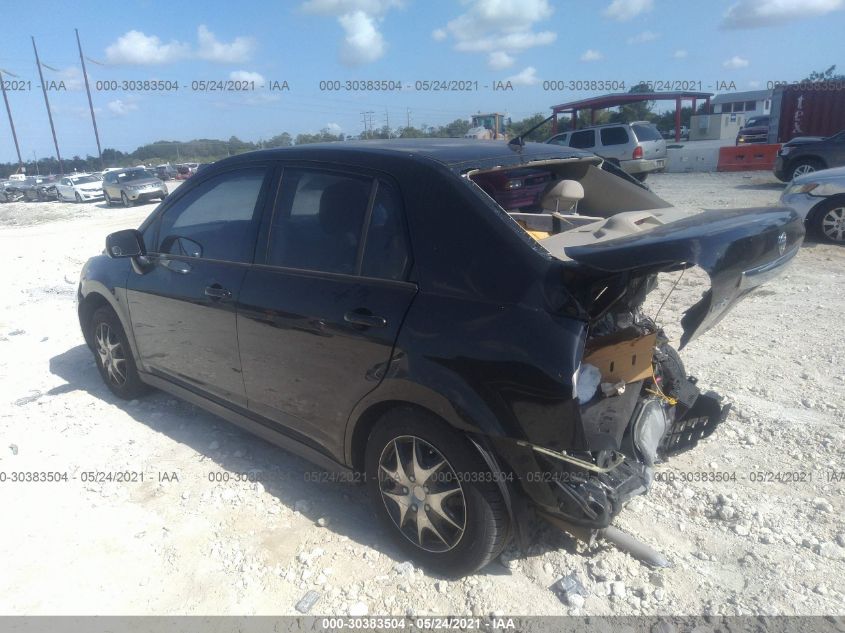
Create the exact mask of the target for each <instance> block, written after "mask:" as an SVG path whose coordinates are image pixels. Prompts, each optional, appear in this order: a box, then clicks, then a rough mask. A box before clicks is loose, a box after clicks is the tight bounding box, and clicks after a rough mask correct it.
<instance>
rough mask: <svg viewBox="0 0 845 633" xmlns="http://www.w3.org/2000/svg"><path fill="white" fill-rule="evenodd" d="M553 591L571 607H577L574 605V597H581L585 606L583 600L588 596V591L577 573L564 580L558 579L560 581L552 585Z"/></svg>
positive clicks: (570, 574)
mask: <svg viewBox="0 0 845 633" xmlns="http://www.w3.org/2000/svg"><path fill="white" fill-rule="evenodd" d="M552 590H553V591H554V592H555V593H557V594H558V597H559V598H560V599H561V600H562V601H564V602H566V603H567V604H568V605H570V606H575V605H574V604H572V596H575V595H577V596H580V597H581V602H582V606H583V598H584V596H586V595H587V590H586V589H585V588H584V585H583V584H582V583H581V581H580V580H579V579H578V575H577V574H576V573H575V572H571V573H569V574H567V575H566V576H564V577H563V578H560V579H558V581H557V582H555V584H553V585H552Z"/></svg>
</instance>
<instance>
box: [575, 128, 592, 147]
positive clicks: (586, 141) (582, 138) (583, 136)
mask: <svg viewBox="0 0 845 633" xmlns="http://www.w3.org/2000/svg"><path fill="white" fill-rule="evenodd" d="M595 145H596V131H595V130H581V131H580V132H573V133H572V136H571V137H570V139H569V147H576V148H578V149H587V148H590V147H595Z"/></svg>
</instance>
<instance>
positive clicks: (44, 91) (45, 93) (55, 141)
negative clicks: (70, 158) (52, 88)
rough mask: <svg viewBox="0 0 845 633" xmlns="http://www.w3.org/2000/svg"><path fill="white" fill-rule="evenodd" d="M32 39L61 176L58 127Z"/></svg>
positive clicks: (62, 173) (62, 166)
mask: <svg viewBox="0 0 845 633" xmlns="http://www.w3.org/2000/svg"><path fill="white" fill-rule="evenodd" d="M30 37H31V39H32V50H33V51H35V65H36V66H38V76H39V77H40V78H41V92H43V93H44V105H46V106H47V118H48V119H50V130H51V131H52V132H53V145H54V146H55V148H56V158H57V159H58V160H59V174H61V175H62V176H64V175H65V168H64V165H62V155H61V153H59V141H58V139H56V126H55V125H53V113H52V112H50V100H49V99H48V98H47V86H46V85H44V73H43V72H42V70H41V60H40V59H38V49H37V48H35V38H34V37H32V36H30Z"/></svg>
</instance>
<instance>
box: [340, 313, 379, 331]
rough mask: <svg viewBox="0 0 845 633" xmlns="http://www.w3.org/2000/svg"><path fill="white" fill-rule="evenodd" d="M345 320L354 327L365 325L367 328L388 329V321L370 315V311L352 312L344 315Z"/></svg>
mask: <svg viewBox="0 0 845 633" xmlns="http://www.w3.org/2000/svg"><path fill="white" fill-rule="evenodd" d="M343 320H344V321H346V322H347V323H351V324H352V325H364V326H366V327H387V319H385V318H384V317H380V316H376V315H375V314H370V311H369V310H367V311H364V310H352V311H350V312H347V313H346V314H344V315H343Z"/></svg>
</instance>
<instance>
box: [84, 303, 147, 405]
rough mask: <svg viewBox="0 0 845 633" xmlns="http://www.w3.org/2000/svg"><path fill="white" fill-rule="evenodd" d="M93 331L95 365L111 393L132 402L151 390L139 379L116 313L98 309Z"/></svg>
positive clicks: (92, 324)
mask: <svg viewBox="0 0 845 633" xmlns="http://www.w3.org/2000/svg"><path fill="white" fill-rule="evenodd" d="M90 328H91V330H90V334H91V344H92V351H93V353H94V362H95V363H96V364H97V370H98V371H99V372H100V377H101V378H102V379H103V382H105V383H106V386H107V387H108V388H109V390H110V391H111V392H112V393H113V394H114V395H116V396H117V397H118V398H122V399H124V400H132V399H133V398H137V397H138V396H141V395H143V394H144V393H146V392H147V391H149V387H148V386H147V385H145V384H144V383H143V382H141V379H140V377H139V376H138V369H137V367H136V366H135V359H134V358H133V357H132V348H131V347H129V341H128V340H127V338H126V333H125V332H124V331H123V326H122V325H121V324H120V319H118V318H117V314H115V312H114V310H112V309H111V308H110V307H108V306H103V307H102V308H98V309H97V310H95V311H94V314H93V315H92V316H91V322H90Z"/></svg>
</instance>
